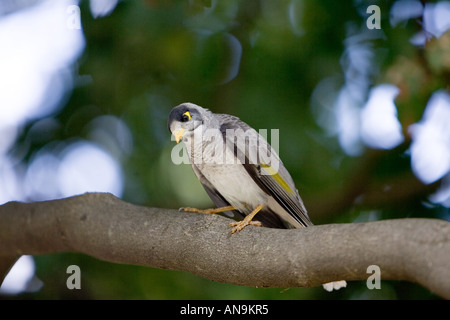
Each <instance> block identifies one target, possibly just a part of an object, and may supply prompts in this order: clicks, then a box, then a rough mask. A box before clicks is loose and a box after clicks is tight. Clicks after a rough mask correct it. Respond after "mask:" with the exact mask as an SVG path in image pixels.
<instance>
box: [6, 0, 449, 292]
mask: <svg viewBox="0 0 450 320" xmlns="http://www.w3.org/2000/svg"><path fill="white" fill-rule="evenodd" d="M370 5H376V6H377V7H375V9H374V7H371V8H369V6H370ZM368 8H369V10H368ZM377 9H379V10H377ZM378 14H379V15H378ZM449 29H450V2H449V1H417V0H397V1H383V0H380V1H362V0H352V1H351V0H348V1H334V0H321V1H316V0H279V1H271V0H245V1H238V0H227V1H223V0H189V1H188V0H186V1H175V0H172V1H163V0H122V1H119V0H90V1H87V0H83V1H76V0H22V1H12V0H2V1H0V203H5V202H8V201H12V200H18V201H27V202H28V201H41V200H48V199H57V198H62V197H66V196H71V195H75V194H80V193H83V192H86V191H105V192H111V193H113V194H115V195H116V196H118V197H120V198H122V199H123V200H125V201H128V202H131V203H135V204H139V205H146V206H153V207H165V208H179V207H181V206H190V207H205V208H207V207H211V206H212V202H211V201H210V200H209V198H208V197H207V195H206V194H205V192H204V191H203V189H202V187H201V185H200V183H199V182H198V181H197V179H196V178H195V176H194V174H193V173H192V170H191V168H190V166H189V165H183V164H182V165H176V164H174V163H173V162H172V161H171V152H172V148H173V147H174V145H175V143H174V141H171V137H170V134H169V132H168V130H167V116H168V114H169V112H170V110H171V108H172V107H173V106H175V105H178V104H180V103H182V102H186V101H189V102H193V103H196V104H199V105H201V106H203V107H207V108H209V109H211V110H212V111H214V112H218V113H229V114H233V115H236V116H239V117H240V118H241V119H242V120H243V121H245V122H247V123H248V124H250V125H251V126H253V127H254V128H255V129H268V130H269V132H270V129H279V133H280V135H279V146H280V147H279V154H280V156H281V158H282V159H283V161H284V164H285V166H286V167H287V168H288V170H289V171H290V173H291V175H292V176H293V178H294V180H295V181H296V184H297V187H298V189H299V191H300V194H301V195H302V197H303V199H304V202H305V204H306V207H307V208H308V210H309V212H310V216H311V219H312V220H313V222H315V223H316V224H323V223H352V222H354V223H356V222H364V221H372V220H380V219H391V218H407V217H425V218H439V219H446V220H449V217H450V213H449V207H450V95H449V84H450V31H449ZM268 140H269V142H270V136H269V139H268ZM0 223H1V222H0ZM74 264H75V265H78V266H79V267H80V269H81V290H69V289H67V287H66V280H67V278H68V276H69V274H67V273H66V270H67V267H68V266H69V265H74ZM274 272H276V270H274ZM368 276H369V275H368ZM0 298H5V299H24V298H27V299H78V298H80V299H323V298H325V299H378V298H380V299H409V298H414V299H434V298H436V297H435V296H434V295H433V294H432V293H430V292H429V291H427V290H426V289H424V288H422V287H420V286H418V285H415V284H412V283H406V282H399V281H383V282H382V283H381V289H380V290H375V289H374V290H369V289H368V288H367V287H366V283H365V282H351V283H349V285H348V287H347V289H345V290H340V291H338V292H334V293H327V292H325V291H324V290H323V289H322V288H320V287H318V288H310V289H307V288H279V289H264V288H250V287H240V286H235V285H228V284H222V283H216V282H212V281H209V280H206V279H202V278H199V277H196V276H194V275H192V274H189V273H186V272H181V271H168V270H160V269H153V268H148V267H139V266H127V265H119V264H112V263H107V262H104V261H99V260H97V259H94V258H92V257H89V256H85V255H81V254H72V253H62V254H53V255H46V256H37V257H29V256H24V257H22V258H21V259H20V260H19V263H17V264H16V266H15V267H14V268H13V271H12V272H11V273H10V275H9V276H8V278H7V279H6V280H5V283H4V285H3V286H2V288H1V289H0Z"/></svg>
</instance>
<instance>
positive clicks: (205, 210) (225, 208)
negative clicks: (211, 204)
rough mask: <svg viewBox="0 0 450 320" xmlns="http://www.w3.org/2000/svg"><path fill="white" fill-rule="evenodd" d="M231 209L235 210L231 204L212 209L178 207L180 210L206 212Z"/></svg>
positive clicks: (212, 212)
mask: <svg viewBox="0 0 450 320" xmlns="http://www.w3.org/2000/svg"><path fill="white" fill-rule="evenodd" d="M233 210H235V209H234V207H233V206H227V207H220V208H212V209H203V210H202V209H197V208H180V211H186V212H198V213H208V214H214V213H221V212H225V211H233Z"/></svg>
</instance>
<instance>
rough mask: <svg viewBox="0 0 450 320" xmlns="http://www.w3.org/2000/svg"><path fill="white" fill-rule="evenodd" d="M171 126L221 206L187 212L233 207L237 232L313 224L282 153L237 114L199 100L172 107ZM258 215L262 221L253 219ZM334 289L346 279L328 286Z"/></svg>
mask: <svg viewBox="0 0 450 320" xmlns="http://www.w3.org/2000/svg"><path fill="white" fill-rule="evenodd" d="M168 127H169V130H170V132H171V133H172V134H173V135H174V137H175V140H176V142H177V143H178V142H180V141H181V140H182V141H183V142H184V143H185V146H186V150H187V153H188V156H189V160H190V162H191V165H192V169H193V170H194V172H195V174H196V176H197V178H198V179H199V180H200V182H201V184H202V185H203V187H204V189H205V190H206V192H207V193H208V195H209V197H210V198H211V199H212V201H213V202H214V203H215V204H216V206H217V208H214V209H206V210H200V209H196V208H183V210H184V211H190V212H201V213H219V212H233V213H237V214H238V215H240V216H242V217H243V218H244V219H243V220H241V221H239V222H232V223H230V226H231V227H233V228H232V229H231V233H234V232H236V231H240V230H242V229H243V228H244V227H246V226H247V225H257V226H261V225H262V226H265V227H274V228H301V227H308V226H312V225H313V223H312V222H311V220H310V218H309V216H308V214H307V211H306V208H305V206H304V204H303V201H302V199H301V198H300V195H299V194H298V191H297V189H296V187H295V184H294V181H293V180H292V177H291V176H290V174H289V172H288V171H287V170H286V168H285V167H284V165H283V163H282V162H281V160H280V158H279V156H278V155H277V153H276V152H275V150H273V148H272V147H271V146H270V144H269V143H268V142H267V140H266V139H265V138H264V137H262V136H261V135H260V134H259V133H258V132H256V130H254V129H253V128H251V127H250V126H249V125H248V124H246V123H244V122H243V121H241V120H240V119H239V118H237V117H235V116H231V115H228V114H216V113H212V112H211V111H209V110H208V109H205V108H202V107H200V106H197V105H195V104H193V103H182V104H180V105H178V106H176V107H174V108H173V109H172V111H171V112H170V115H169V120H168ZM255 215H257V220H258V221H253V220H252V219H253V218H254V217H255ZM323 286H324V288H325V289H326V290H328V291H331V290H333V289H339V288H341V287H345V286H346V282H345V281H336V282H331V283H327V284H324V285H323Z"/></svg>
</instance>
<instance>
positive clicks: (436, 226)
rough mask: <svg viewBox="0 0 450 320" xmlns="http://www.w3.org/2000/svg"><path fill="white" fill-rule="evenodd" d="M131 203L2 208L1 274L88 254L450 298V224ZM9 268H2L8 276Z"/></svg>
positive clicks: (219, 275)
mask: <svg viewBox="0 0 450 320" xmlns="http://www.w3.org/2000/svg"><path fill="white" fill-rule="evenodd" d="M229 222H230V220H229V219H227V218H225V217H222V216H218V215H207V214H195V213H183V212H178V211H176V210H170V209H158V208H148V207H141V206H136V205H132V204H129V203H126V202H123V201H121V200H120V199H118V198H116V197H114V196H112V195H110V194H105V193H89V194H84V195H81V196H76V197H71V198H66V199H60V200H52V201H45V202H36V203H18V202H10V203H7V204H4V205H2V206H0V276H1V275H3V274H4V273H5V272H6V268H8V267H9V266H10V264H11V263H12V261H13V260H15V259H16V258H17V257H18V256H20V255H22V254H30V255H40V254H49V253H56V252H63V251H66V252H68V251H70V252H81V253H85V254H88V255H90V256H93V257H96V258H98V259H103V260H107V261H111V262H118V263H125V264H135V265H145V266H151V267H157V268H164V269H176V270H184V271H189V272H191V273H193V274H196V275H199V276H202V277H204V278H207V279H210V280H215V281H220V282H226V283H233V284H238V285H245V286H259V287H283V288H286V287H310V286H317V285H320V284H322V283H326V282H330V281H335V280H364V281H365V280H367V278H368V276H369V275H368V274H367V273H366V271H367V267H368V266H369V265H378V266H379V267H380V269H381V278H382V279H386V280H387V279H390V280H393V279H395V280H406V281H412V282H416V283H419V284H421V285H423V286H424V287H426V288H428V289H429V290H431V291H432V292H434V293H436V294H438V295H440V296H442V297H444V298H450V223H449V222H447V221H444V220H436V219H397V220H385V221H378V222H369V223H353V224H333V225H319V226H314V227H309V228H304V229H295V230H282V229H271V228H259V227H251V226H249V227H247V228H245V229H244V230H243V231H241V232H239V233H236V234H233V235H230V233H229V231H230V229H229V227H228V224H229ZM1 268H3V269H1Z"/></svg>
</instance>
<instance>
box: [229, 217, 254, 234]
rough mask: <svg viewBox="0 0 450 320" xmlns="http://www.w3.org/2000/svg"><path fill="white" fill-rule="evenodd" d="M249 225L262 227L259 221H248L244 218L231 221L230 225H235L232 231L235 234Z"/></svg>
mask: <svg viewBox="0 0 450 320" xmlns="http://www.w3.org/2000/svg"><path fill="white" fill-rule="evenodd" d="M248 225H251V226H255V227H262V223H261V222H259V221H246V220H245V219H244V220H242V221H235V222H231V223H230V227H233V228H232V229H231V231H230V233H231V234H233V233H235V232H236V231H241V230H242V229H244V228H245V227H246V226H248Z"/></svg>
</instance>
